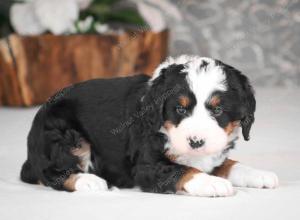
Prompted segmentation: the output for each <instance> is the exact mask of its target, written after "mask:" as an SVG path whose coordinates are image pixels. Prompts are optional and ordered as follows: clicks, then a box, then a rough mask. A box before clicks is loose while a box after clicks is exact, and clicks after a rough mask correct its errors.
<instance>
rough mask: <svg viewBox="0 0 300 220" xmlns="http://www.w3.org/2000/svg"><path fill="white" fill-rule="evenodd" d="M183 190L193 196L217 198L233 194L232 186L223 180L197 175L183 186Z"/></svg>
mask: <svg viewBox="0 0 300 220" xmlns="http://www.w3.org/2000/svg"><path fill="white" fill-rule="evenodd" d="M184 190H185V191H186V192H187V193H188V194H190V195H195V196H207V197H219V196H231V195H233V194H234V190H233V187H232V184H231V183H230V182H229V181H228V180H226V179H223V178H220V177H216V176H210V175H208V174H205V173H198V174H195V175H194V176H193V178H192V179H191V180H189V181H188V182H186V183H185V184H184Z"/></svg>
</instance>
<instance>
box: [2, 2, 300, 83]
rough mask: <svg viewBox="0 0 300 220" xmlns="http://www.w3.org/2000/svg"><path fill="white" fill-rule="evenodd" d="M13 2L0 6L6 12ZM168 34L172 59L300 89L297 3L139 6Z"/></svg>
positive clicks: (183, 3) (256, 80)
mask: <svg viewBox="0 0 300 220" xmlns="http://www.w3.org/2000/svg"><path fill="white" fill-rule="evenodd" d="M10 1H11V0H0V11H3V10H4V11H7V7H5V6H7V3H8V2H10ZM138 1H144V2H146V3H147V4H149V5H152V6H153V7H155V8H156V9H159V10H160V11H161V12H162V14H163V15H164V17H165V18H166V20H167V24H168V26H169V28H170V29H171V36H172V38H171V45H170V53H171V55H179V54H184V53H188V54H198V55H201V56H209V57H214V58H218V59H220V60H222V61H224V62H227V63H228V64H231V65H233V66H235V67H236V68H238V69H240V70H242V71H243V72H244V73H245V74H247V75H248V76H249V77H250V79H251V80H252V82H253V83H254V84H255V85H260V86H274V85H276V86H284V87H295V86H297V87H298V86H300V64H299V62H300V0H244V1H242V0H210V1H209V0H138Z"/></svg>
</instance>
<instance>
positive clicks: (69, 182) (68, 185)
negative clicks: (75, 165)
mask: <svg viewBox="0 0 300 220" xmlns="http://www.w3.org/2000/svg"><path fill="white" fill-rule="evenodd" d="M78 178H79V177H78V175H77V174H71V175H70V176H69V177H68V179H66V180H65V182H64V188H65V189H66V190H69V191H71V192H73V191H75V190H76V189H75V184H76V181H77V180H78Z"/></svg>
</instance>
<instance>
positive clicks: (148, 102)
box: [142, 64, 184, 132]
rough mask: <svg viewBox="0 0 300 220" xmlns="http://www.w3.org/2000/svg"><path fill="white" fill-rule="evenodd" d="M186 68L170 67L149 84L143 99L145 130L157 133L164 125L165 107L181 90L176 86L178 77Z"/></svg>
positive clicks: (180, 66)
mask: <svg viewBox="0 0 300 220" xmlns="http://www.w3.org/2000/svg"><path fill="white" fill-rule="evenodd" d="M183 68H184V66H183V65H175V64H173V65H170V66H168V67H166V68H164V69H162V70H161V72H160V74H159V76H157V77H156V78H155V79H153V80H152V81H150V82H149V85H148V89H147V91H146V94H145V96H144V97H143V99H142V111H143V112H144V113H145V114H144V115H143V118H142V120H143V124H144V126H146V127H145V129H144V130H147V131H149V132H157V131H158V130H159V129H160V128H161V126H162V125H163V107H164V103H165V101H166V99H168V98H169V96H172V95H174V93H176V92H178V90H179V89H180V85H178V84H176V76H178V75H179V73H180V71H181V70H182V69H183Z"/></svg>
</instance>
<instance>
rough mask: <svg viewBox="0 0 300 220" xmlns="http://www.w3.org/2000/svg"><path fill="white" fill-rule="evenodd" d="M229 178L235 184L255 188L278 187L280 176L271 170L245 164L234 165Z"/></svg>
mask: <svg viewBox="0 0 300 220" xmlns="http://www.w3.org/2000/svg"><path fill="white" fill-rule="evenodd" d="M228 179H229V180H230V181H231V182H232V184H233V185H234V186H240V187H253V188H276V187H277V186H278V177H277V175H276V174H275V173H273V172H270V171H264V170H258V169H254V168H252V167H248V166H245V165H243V164H240V163H238V164H236V165H234V166H233V167H232V169H231V171H230V174H229V176H228Z"/></svg>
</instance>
